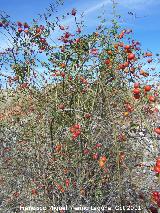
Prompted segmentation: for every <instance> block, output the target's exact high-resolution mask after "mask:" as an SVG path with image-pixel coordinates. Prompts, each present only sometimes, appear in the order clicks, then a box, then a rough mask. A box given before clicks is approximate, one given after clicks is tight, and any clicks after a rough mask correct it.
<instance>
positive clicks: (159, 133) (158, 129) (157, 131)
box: [154, 127, 160, 135]
mask: <svg viewBox="0 0 160 213" xmlns="http://www.w3.org/2000/svg"><path fill="white" fill-rule="evenodd" d="M154 131H155V132H156V133H157V134H158V135H160V127H158V128H155V129H154Z"/></svg>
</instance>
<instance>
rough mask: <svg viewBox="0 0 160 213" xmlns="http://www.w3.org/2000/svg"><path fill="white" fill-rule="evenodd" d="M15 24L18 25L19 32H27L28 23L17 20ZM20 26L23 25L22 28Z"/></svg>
mask: <svg viewBox="0 0 160 213" xmlns="http://www.w3.org/2000/svg"><path fill="white" fill-rule="evenodd" d="M17 25H18V32H19V33H21V32H22V31H24V32H25V33H28V28H29V25H28V24H27V23H24V24H22V23H21V22H19V21H18V22H17ZM22 27H24V30H23V28H22Z"/></svg>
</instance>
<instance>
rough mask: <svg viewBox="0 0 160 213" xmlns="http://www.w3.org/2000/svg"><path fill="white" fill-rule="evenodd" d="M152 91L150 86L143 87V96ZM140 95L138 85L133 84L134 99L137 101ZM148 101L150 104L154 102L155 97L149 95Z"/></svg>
mask: <svg viewBox="0 0 160 213" xmlns="http://www.w3.org/2000/svg"><path fill="white" fill-rule="evenodd" d="M151 89H152V87H151V86H150V85H145V86H144V94H146V93H147V92H150V91H151ZM140 94H141V89H140V83H138V82H136V83H134V89H133V95H134V98H135V99H139V98H140ZM148 100H149V101H150V102H155V97H154V96H152V95H150V96H149V97H148Z"/></svg>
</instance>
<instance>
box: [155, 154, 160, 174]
mask: <svg viewBox="0 0 160 213" xmlns="http://www.w3.org/2000/svg"><path fill="white" fill-rule="evenodd" d="M154 171H155V172H156V173H158V174H160V157H158V158H157V160H156V165H155V166H154Z"/></svg>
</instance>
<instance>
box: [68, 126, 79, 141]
mask: <svg viewBox="0 0 160 213" xmlns="http://www.w3.org/2000/svg"><path fill="white" fill-rule="evenodd" d="M70 132H71V133H72V139H73V140H75V139H77V138H78V136H79V135H80V134H81V126H80V124H74V125H73V126H71V127H70Z"/></svg>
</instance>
